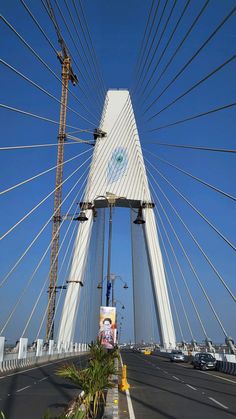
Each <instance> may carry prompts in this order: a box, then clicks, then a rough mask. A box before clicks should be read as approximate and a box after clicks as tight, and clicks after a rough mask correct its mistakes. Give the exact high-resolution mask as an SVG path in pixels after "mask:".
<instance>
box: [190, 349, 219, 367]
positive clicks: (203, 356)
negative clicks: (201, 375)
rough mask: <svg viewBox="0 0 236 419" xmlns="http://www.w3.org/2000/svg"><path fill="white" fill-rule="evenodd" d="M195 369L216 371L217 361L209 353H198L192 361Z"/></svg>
mask: <svg viewBox="0 0 236 419" xmlns="http://www.w3.org/2000/svg"><path fill="white" fill-rule="evenodd" d="M192 364H193V368H199V369H200V370H203V371H204V370H215V369H216V359H215V358H214V356H212V355H211V354H209V353H203V352H200V353H197V354H196V355H195V356H194V358H193V361H192Z"/></svg>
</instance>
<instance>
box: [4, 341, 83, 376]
mask: <svg viewBox="0 0 236 419" xmlns="http://www.w3.org/2000/svg"><path fill="white" fill-rule="evenodd" d="M4 343H5V339H4V338H2V337H0V372H2V373H5V372H7V371H10V370H14V369H19V368H25V367H28V366H33V365H37V364H41V363H45V362H50V361H53V360H57V359H63V358H69V357H73V356H76V355H79V354H82V353H85V352H87V351H88V344H86V343H70V344H66V345H62V344H58V343H56V342H54V341H52V340H51V341H49V343H48V344H44V343H43V340H42V339H38V340H37V341H36V342H34V344H33V345H31V346H29V345H28V339H27V338H21V339H20V340H19V341H18V342H17V343H16V345H15V347H7V346H6V347H5V345H4Z"/></svg>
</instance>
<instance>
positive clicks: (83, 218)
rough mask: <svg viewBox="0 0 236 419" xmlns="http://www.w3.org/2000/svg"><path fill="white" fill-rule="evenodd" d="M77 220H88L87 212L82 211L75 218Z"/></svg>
mask: <svg viewBox="0 0 236 419" xmlns="http://www.w3.org/2000/svg"><path fill="white" fill-rule="evenodd" d="M75 220H77V221H80V222H82V223H83V222H84V221H88V217H86V215H85V212H84V211H81V212H80V214H79V216H78V217H77V218H75Z"/></svg>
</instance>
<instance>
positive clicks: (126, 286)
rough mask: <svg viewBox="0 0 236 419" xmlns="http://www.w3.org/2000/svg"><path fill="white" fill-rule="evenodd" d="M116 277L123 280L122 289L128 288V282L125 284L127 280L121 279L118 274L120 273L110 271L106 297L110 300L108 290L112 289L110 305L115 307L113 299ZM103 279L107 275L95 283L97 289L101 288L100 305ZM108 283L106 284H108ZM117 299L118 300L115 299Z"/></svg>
mask: <svg viewBox="0 0 236 419" xmlns="http://www.w3.org/2000/svg"><path fill="white" fill-rule="evenodd" d="M116 278H118V279H120V280H121V282H123V284H124V285H123V288H124V289H127V288H129V287H128V284H127V282H125V281H124V280H123V279H122V277H121V276H120V275H115V274H113V273H110V282H109V283H110V287H109V289H107V294H108V299H109V300H110V290H112V307H115V303H116V300H115V280H116ZM105 279H107V276H106V277H105V278H104V279H103V280H102V281H100V282H99V283H98V284H97V288H98V289H99V290H101V305H102V290H103V281H104V280H105ZM109 283H108V284H109ZM117 301H118V300H117Z"/></svg>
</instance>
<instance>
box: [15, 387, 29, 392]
mask: <svg viewBox="0 0 236 419" xmlns="http://www.w3.org/2000/svg"><path fill="white" fill-rule="evenodd" d="M29 387H31V386H26V387H23V388H20V389H19V390H16V393H19V392H20V391H23V390H26V389H27V388H29Z"/></svg>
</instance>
